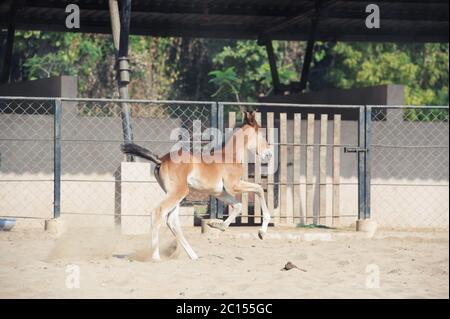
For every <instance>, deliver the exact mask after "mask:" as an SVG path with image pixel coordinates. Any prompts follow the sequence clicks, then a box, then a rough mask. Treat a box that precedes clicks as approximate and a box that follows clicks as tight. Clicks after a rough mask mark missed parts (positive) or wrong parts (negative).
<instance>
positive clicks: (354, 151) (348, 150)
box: [344, 146, 368, 153]
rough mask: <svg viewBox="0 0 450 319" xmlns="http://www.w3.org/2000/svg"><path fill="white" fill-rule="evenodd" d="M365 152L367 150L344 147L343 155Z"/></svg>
mask: <svg viewBox="0 0 450 319" xmlns="http://www.w3.org/2000/svg"><path fill="white" fill-rule="evenodd" d="M367 151H368V149H367V148H362V147H347V146H346V147H344V153H366V152H367Z"/></svg>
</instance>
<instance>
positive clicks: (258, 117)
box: [253, 112, 262, 223]
mask: <svg viewBox="0 0 450 319" xmlns="http://www.w3.org/2000/svg"><path fill="white" fill-rule="evenodd" d="M256 121H257V122H258V124H259V125H260V126H262V125H261V124H262V123H261V113H259V112H257V113H256ZM255 183H257V184H261V158H260V157H259V155H257V154H255ZM253 210H254V216H255V217H254V222H255V223H260V222H261V202H260V199H259V197H258V196H256V195H255V202H254V206H253Z"/></svg>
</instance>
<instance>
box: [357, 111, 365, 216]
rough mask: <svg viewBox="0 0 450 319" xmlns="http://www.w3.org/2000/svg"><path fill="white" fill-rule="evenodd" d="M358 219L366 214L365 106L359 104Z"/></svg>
mask: <svg viewBox="0 0 450 319" xmlns="http://www.w3.org/2000/svg"><path fill="white" fill-rule="evenodd" d="M358 148H359V150H358V151H357V153H358V219H365V215H366V185H367V184H366V170H365V167H366V165H365V159H366V153H365V151H364V150H365V148H366V107H365V106H360V108H359V119H358Z"/></svg>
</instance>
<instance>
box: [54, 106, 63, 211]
mask: <svg viewBox="0 0 450 319" xmlns="http://www.w3.org/2000/svg"><path fill="white" fill-rule="evenodd" d="M54 105H55V108H54V115H53V174H54V177H53V218H58V217H59V216H60V214H61V100H59V99H57V100H55V104H54Z"/></svg>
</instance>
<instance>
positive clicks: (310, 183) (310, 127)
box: [305, 114, 314, 224]
mask: <svg viewBox="0 0 450 319" xmlns="http://www.w3.org/2000/svg"><path fill="white" fill-rule="evenodd" d="M313 160H314V114H308V120H307V132H306V221H305V222H306V224H311V223H313V221H314V207H313V205H314V169H313V168H314V167H313V165H314V162H313Z"/></svg>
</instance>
